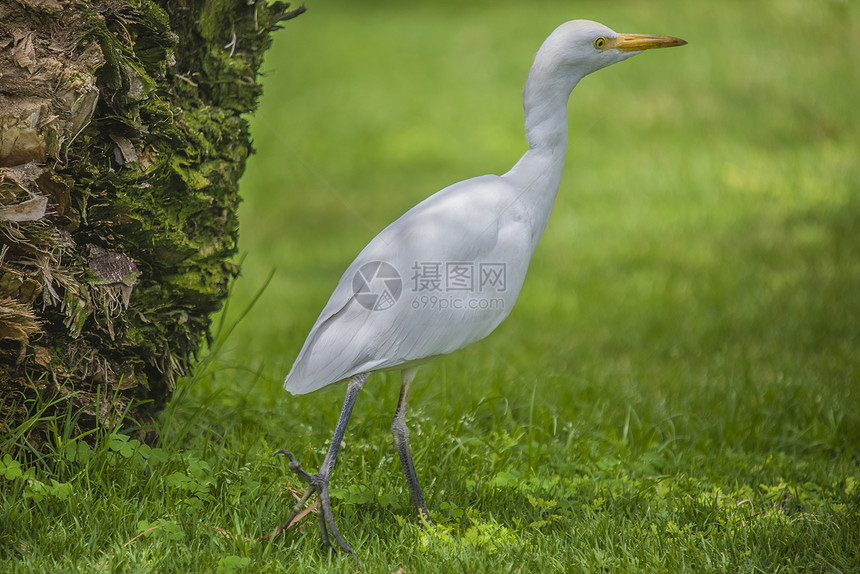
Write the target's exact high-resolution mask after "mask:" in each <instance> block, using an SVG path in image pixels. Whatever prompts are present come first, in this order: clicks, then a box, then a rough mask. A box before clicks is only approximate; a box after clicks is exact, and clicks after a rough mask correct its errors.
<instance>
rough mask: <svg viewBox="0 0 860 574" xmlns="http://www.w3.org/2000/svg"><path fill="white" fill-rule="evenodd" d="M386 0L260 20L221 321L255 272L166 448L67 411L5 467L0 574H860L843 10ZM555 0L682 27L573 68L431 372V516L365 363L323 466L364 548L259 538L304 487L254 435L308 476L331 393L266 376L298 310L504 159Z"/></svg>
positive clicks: (857, 10)
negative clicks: (533, 189)
mask: <svg viewBox="0 0 860 574" xmlns="http://www.w3.org/2000/svg"><path fill="white" fill-rule="evenodd" d="M379 4H380V3H375V4H373V5H370V4H366V3H365V4H357V3H351V2H345V1H340V2H319V3H318V2H312V1H310V2H308V5H309V11H308V13H307V14H305V15H303V16H301V17H300V18H299V19H297V20H294V21H291V22H288V23H287V24H286V28H285V30H284V31H282V32H280V33H279V34H278V35H277V36H276V39H275V44H274V46H273V48H272V51H271V52H270V54H269V55H268V57H267V62H266V69H267V73H266V77H265V78H264V80H263V81H264V84H265V95H264V97H263V100H262V102H261V107H260V110H259V112H258V113H257V114H256V115H255V116H254V117H253V118H252V124H253V133H254V138H255V145H256V148H257V150H258V153H257V155H256V156H254V157H253V158H252V159H251V161H250V162H249V164H248V169H247V173H246V176H245V178H244V180H243V193H244V197H245V203H244V205H243V207H242V213H241V218H242V225H243V228H242V247H243V249H244V251H245V259H244V264H243V276H242V277H241V278H240V280H239V281H237V282H236V284H235V286H234V294H233V297H232V299H231V302H230V309H229V310H228V311H227V312H226V315H225V316H224V317H223V319H224V320H225V322H226V325H232V324H233V323H234V322H235V321H236V319H237V318H238V317H239V315H240V312H241V311H244V310H245V309H246V308H247V306H248V305H249V303H250V302H251V300H252V299H253V298H254V296H255V294H257V293H258V292H259V290H260V289H261V288H262V286H263V285H264V284H265V282H266V278H267V277H268V275H269V273H270V272H271V270H272V269H275V270H276V271H275V274H274V277H273V279H272V281H271V283H269V285H268V287H267V288H266V289H265V291H264V292H263V293H262V295H261V296H260V298H259V300H258V301H257V302H256V305H255V306H254V307H253V308H252V309H251V310H250V311H249V312H248V313H247V315H246V316H245V317H244V319H243V320H242V321H241V322H239V324H238V326H236V327H235V329H234V330H233V332H232V334H231V335H230V336H229V337H226V338H225V337H223V336H222V337H221V338H220V339H219V346H217V347H216V349H215V350H214V352H213V353H212V354H210V355H209V359H208V362H207V364H206V365H205V369H203V370H201V372H200V374H199V375H198V377H197V378H196V379H194V380H190V381H185V382H184V383H183V385H182V386H181V390H182V392H181V393H180V394H178V395H177V396H176V397H175V399H174V401H173V402H172V404H171V406H170V408H169V409H168V411H167V412H166V414H165V417H164V420H163V421H162V423H161V424H162V427H163V432H162V437H163V443H161V444H159V445H156V446H153V447H147V446H145V445H141V444H140V443H138V442H137V441H135V440H134V439H133V438H130V436H131V435H130V433H128V432H127V431H121V430H114V431H112V432H110V431H106V432H104V433H103V435H102V436H101V440H99V441H98V442H97V444H96V445H95V446H94V447H92V448H89V447H86V446H84V441H82V440H80V439H78V438H77V437H74V436H70V435H69V434H68V430H67V429H68V428H69V426H70V425H69V424H68V421H56V422H55V424H56V433H55V434H56V438H55V441H54V445H53V448H52V449H51V450H50V451H49V452H47V453H45V454H44V455H42V458H40V459H37V460H35V461H33V462H27V463H23V464H22V463H20V462H19V461H17V460H15V459H13V458H11V457H9V456H3V457H2V462H0V569H2V570H3V571H43V572H58V571H74V570H79V571H87V572H90V571H122V572H134V571H141V572H155V571H160V572H216V571H217V572H231V571H247V572H259V571H269V572H282V571H295V572H299V571H350V570H352V571H368V572H395V571H397V570H398V569H399V568H403V569H404V570H405V571H406V572H422V573H423V572H445V573H448V572H493V573H496V572H554V571H566V572H568V571H569V572H596V571H610V572H636V571H640V572H665V571H695V572H707V571H714V572H852V571H854V572H856V571H860V518H858V517H860V487H858V483H860V466H858V465H860V460H858V455H860V395H858V393H860V225H858V223H857V222H858V220H860V162H858V157H860V115H858V113H857V104H856V99H857V94H858V93H860V75H858V74H857V68H856V57H855V56H856V54H857V53H860V7H858V6H857V5H856V3H852V2H845V1H836V0H832V1H822V2H814V3H813V2H786V1H782V0H779V1H777V0H769V1H764V2H759V3H749V2H740V1H730V2H722V3H719V4H713V5H708V6H707V7H705V6H704V5H701V4H694V3H686V4H682V5H679V4H677V3H671V4H670V3H668V2H648V3H644V2H614V3H605V2H579V3H576V5H575V6H573V5H571V3H570V2H561V1H558V2H543V3H541V4H540V8H536V7H534V6H532V5H526V4H523V3H510V2H475V3H468V5H466V6H465V7H464V4H465V3H456V2H433V3H425V4H424V6H423V7H421V8H417V9H413V8H408V9H407V8H404V7H401V4H400V3H394V2H386V3H383V4H386V5H387V6H386V7H384V8H382V7H378V6H379ZM576 17H584V18H591V19H595V20H598V21H601V22H603V23H605V24H607V25H609V26H611V27H613V28H614V29H616V30H619V31H625V32H642V33H658V34H671V35H676V36H680V37H683V38H685V39H686V40H688V41H689V45H687V46H684V47H683V48H676V49H672V50H665V51H658V52H654V53H646V54H643V55H641V56H639V57H637V58H635V59H633V60H632V61H630V62H626V63H623V64H620V65H618V66H613V67H612V68H610V69H607V70H604V71H601V72H599V73H597V74H595V75H593V76H590V77H588V78H586V80H585V81H583V82H582V83H581V85H580V86H579V87H578V88H577V89H576V90H575V92H574V96H573V98H572V100H571V105H570V140H571V141H570V147H569V152H568V161H567V170H566V174H565V177H564V181H563V183H562V189H561V192H560V194H559V198H558V201H557V203H556V207H555V211H554V213H553V217H552V220H551V221H550V225H549V227H548V229H547V232H546V234H545V235H544V238H543V240H542V243H541V245H540V247H539V248H538V251H537V253H536V255H535V258H534V260H533V262H532V265H531V269H530V274H529V278H528V279H527V281H526V285H525V288H524V289H523V292H522V294H521V296H520V300H519V302H518V304H517V307H516V308H515V309H514V311H513V313H512V314H511V316H510V317H509V318H508V320H507V321H506V322H505V323H504V324H503V325H502V326H501V327H500V328H499V329H498V331H497V332H496V333H494V334H493V335H492V336H490V337H489V338H488V339H486V340H485V341H483V342H481V343H478V344H475V345H473V346H472V347H470V348H468V349H465V350H463V351H461V352H459V353H456V354H455V355H453V356H450V357H446V358H444V359H441V360H438V361H436V362H434V363H431V364H429V365H427V366H426V367H424V368H422V369H421V371H420V372H419V375H418V379H417V380H416V384H415V386H414V390H413V395H412V398H411V400H410V410H409V413H408V423H409V425H410V428H411V429H412V430H411V440H412V446H413V451H414V454H415V458H416V466H417V468H418V474H419V477H420V479H421V480H422V482H423V486H424V490H425V495H426V497H427V502H428V505H429V507H430V509H431V512H432V515H433V519H434V521H435V526H434V527H432V528H426V529H421V528H420V527H418V526H417V524H416V521H415V516H414V511H413V509H412V508H411V502H410V499H409V495H408V491H407V489H406V484H405V480H404V479H403V476H402V473H401V471H400V468H399V463H398V460H397V457H396V454H395V452H394V447H393V444H392V441H391V438H390V435H389V434H388V426H389V424H390V420H391V417H392V416H393V413H394V407H395V404H396V400H397V393H398V387H399V383H398V380H397V377H396V376H393V375H374V376H373V378H371V379H370V380H369V382H368V383H367V385H366V386H365V388H364V389H363V390H362V393H361V396H360V397H359V401H358V403H357V405H356V408H355V411H354V414H353V418H352V421H351V423H350V427H349V430H348V432H347V436H346V446H345V447H344V448H343V449H342V451H341V456H340V459H339V460H338V466H337V468H336V469H335V473H334V476H333V480H332V488H333V491H332V496H333V502H334V505H335V516H336V519H337V520H338V524H339V526H340V528H341V531H342V533H343V535H344V537H345V538H346V540H347V541H348V542H349V543H351V544H352V545H353V547H354V548H355V550H356V552H357V554H358V556H359V558H360V560H361V565H360V567H356V566H355V564H354V563H353V561H352V558H351V557H350V556H348V555H343V554H339V553H330V552H328V551H327V550H326V549H324V548H322V547H321V546H320V538H319V533H318V531H317V527H316V523H315V521H314V520H313V519H312V518H308V519H306V521H305V522H304V523H302V525H301V526H299V527H298V528H297V529H291V530H290V531H289V532H288V535H287V536H286V537H285V539H284V540H281V541H278V542H277V543H275V544H270V543H269V542H268V541H267V540H265V539H264V537H265V536H266V535H267V534H268V533H269V532H270V531H271V530H272V529H273V528H274V527H275V526H276V525H277V524H279V523H280V521H281V520H283V519H284V518H285V516H286V514H287V513H288V511H289V507H290V506H291V505H292V501H293V495H292V494H291V492H290V489H296V488H302V487H303V485H302V484H301V483H300V482H299V481H298V480H297V479H296V478H295V477H294V476H293V475H292V474H291V473H289V471H288V469H287V466H286V464H285V461H284V460H282V459H279V458H272V457H270V456H269V455H270V453H272V452H273V451H275V450H277V449H278V448H284V447H286V448H290V449H291V450H292V451H293V452H294V453H296V454H297V456H298V457H299V459H300V460H301V461H302V462H303V465H304V466H305V468H307V469H309V470H315V469H316V468H317V466H318V465H319V463H320V462H321V460H322V457H323V455H324V452H325V449H326V447H327V441H328V440H329V438H330V435H331V431H332V429H333V425H334V422H335V420H336V418H337V414H338V412H339V409H340V402H341V400H342V389H336V390H334V391H332V392H327V393H313V394H310V395H305V396H301V397H292V396H290V395H289V394H287V393H285V392H284V391H283V390H282V389H281V381H282V380H283V377H284V375H285V374H286V373H287V371H288V370H289V367H290V365H291V363H292V360H293V359H294V358H295V355H296V354H297V352H298V350H299V348H300V346H301V343H302V341H303V340H304V337H305V335H306V334H307V331H308V329H309V328H310V326H311V324H312V323H313V321H314V320H315V318H316V315H317V314H318V312H319V311H320V309H322V307H323V305H324V304H325V301H326V300H327V298H328V295H329V294H330V292H331V290H332V288H333V287H334V285H335V284H336V282H337V280H338V278H339V276H340V274H341V272H342V271H343V269H344V268H345V267H346V266H347V264H348V263H349V262H350V261H351V259H352V258H353V257H354V256H355V254H356V253H357V252H358V251H359V250H360V249H361V247H362V246H363V245H364V244H365V243H366V242H367V241H368V240H369V239H370V238H371V237H372V236H373V235H374V234H375V233H376V232H377V231H378V230H380V229H381V228H382V227H383V226H385V225H386V224H387V223H388V222H390V221H391V220H393V219H394V218H396V217H397V216H398V215H399V214H401V213H402V212H403V211H405V210H406V209H408V208H409V207H410V206H411V205H413V204H414V203H416V202H418V201H419V200H421V199H422V198H424V197H425V196H427V195H429V194H430V193H432V192H434V191H436V190H437V189H439V188H441V187H443V186H445V185H447V184H449V183H451V182H454V181H457V180H460V179H464V178H467V177H470V176H474V175H479V174H481V173H501V172H504V171H506V170H507V169H508V168H509V167H510V166H511V165H512V164H513V163H514V162H515V161H516V159H517V158H518V157H519V155H520V154H521V153H522V152H523V151H524V147H525V143H524V138H523V135H522V116H521V103H520V95H521V90H522V83H523V81H524V79H525V75H526V72H527V70H528V67H529V65H530V63H531V58H532V56H533V54H534V52H535V50H536V49H537V47H538V46H539V44H540V42H541V41H542V39H543V38H544V37H545V36H546V35H547V34H548V33H549V31H551V30H552V28H554V27H555V26H556V25H557V24H559V23H561V22H563V21H565V20H568V19H571V18H576ZM226 331H227V329H226V327H225V328H223V329H222V331H221V333H222V335H224V334H225V333H226ZM221 344H223V346H220V345H221ZM30 408H32V409H34V417H38V416H39V413H38V412H37V411H36V409H37V405H31V406H30ZM123 433H125V434H123ZM14 443H15V437H14V436H11V437H5V439H4V440H3V442H2V443H0V447H2V449H4V450H2V452H9V450H10V449H11V448H12V445H13V444H14ZM22 460H23V459H22ZM3 477H5V478H3Z"/></svg>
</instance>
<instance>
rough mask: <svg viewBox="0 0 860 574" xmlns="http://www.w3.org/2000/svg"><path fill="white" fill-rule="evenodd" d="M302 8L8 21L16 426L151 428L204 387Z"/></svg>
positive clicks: (203, 7)
mask: <svg viewBox="0 0 860 574" xmlns="http://www.w3.org/2000/svg"><path fill="white" fill-rule="evenodd" d="M288 6H289V5H288V4H283V3H281V2H274V3H271V4H267V3H266V2H251V3H249V2H246V1H245V0H210V1H204V2H191V1H183V2H167V1H160V2H153V1H150V0H142V1H135V2H126V1H111V0H103V1H94V2H78V3H74V4H72V5H69V6H66V7H61V6H60V5H59V4H56V5H55V4H54V3H52V2H44V3H40V4H39V5H38V6H37V7H34V6H31V5H29V4H28V3H22V4H17V3H5V4H3V5H2V6H1V7H0V22H3V24H0V42H6V45H7V46H9V47H10V49H9V50H7V51H5V52H4V53H3V55H2V56H0V74H3V75H2V76H0V78H2V79H0V108H3V109H5V110H6V111H5V112H3V113H0V115H2V116H3V117H2V118H0V120H2V123H0V166H3V167H2V170H3V176H4V182H3V183H2V184H0V239H2V241H3V244H2V252H0V392H2V393H3V395H4V397H5V400H4V401H3V403H2V404H0V410H2V412H0V415H2V416H0V421H4V420H5V423H4V422H0V424H3V425H5V426H7V427H9V426H11V425H14V424H16V423H17V419H19V418H20V417H21V416H23V414H24V412H25V411H26V408H25V407H26V404H27V402H28V401H29V402H34V401H38V400H40V399H41V400H44V399H45V395H51V394H55V393H59V394H60V395H62V396H65V397H66V398H67V400H66V401H64V402H61V403H59V404H60V405H61V406H62V407H64V408H68V407H71V408H74V409H76V410H81V411H83V412H84V413H86V414H87V415H89V416H88V417H84V418H82V419H81V421H82V423H81V424H82V425H87V426H93V425H100V424H105V423H109V422H110V419H111V417H112V416H113V414H112V413H116V412H119V411H121V410H123V409H124V408H125V406H126V405H128V404H132V405H133V406H134V407H135V410H133V411H132V415H133V416H136V418H138V419H145V418H146V417H148V416H149V415H150V414H151V413H152V412H153V411H154V410H157V409H158V408H160V407H161V406H162V405H163V404H164V402H165V401H166V400H167V398H168V396H169V392H170V389H171V388H172V387H173V384H174V383H175V380H176V377H177V376H180V375H183V374H187V373H189V371H190V369H191V365H192V361H193V359H194V356H195V354H196V352H197V350H198V349H199V347H200V344H201V342H202V339H203V338H204V337H206V336H208V332H209V324H210V315H211V314H212V312H214V311H216V310H217V309H219V308H220V306H221V304H222V302H223V299H224V298H225V296H226V295H227V285H228V283H229V281H230V280H231V279H232V278H233V277H235V276H236V274H237V273H238V267H237V266H236V265H234V264H233V263H232V262H231V261H230V258H231V256H232V255H233V254H234V253H235V252H236V247H237V240H238V227H239V224H238V220H237V216H236V213H237V208H238V204H239V201H240V198H239V194H238V184H237V182H238V180H239V177H240V176H241V174H242V172H243V170H244V167H245V160H246V158H247V157H248V154H249V153H251V151H252V149H251V144H250V136H249V133H248V124H247V122H246V120H245V119H244V118H243V117H242V114H243V113H246V112H249V111H251V110H253V109H254V107H255V106H256V102H257V98H258V97H259V95H260V92H261V86H260V85H259V84H258V83H257V73H258V70H259V67H260V64H261V62H262V58H263V53H264V52H265V50H266V49H267V48H268V46H269V45H270V43H271V37H270V33H271V31H272V30H274V29H275V28H277V27H278V22H280V21H282V20H285V19H289V18H291V17H293V16H295V15H297V14H299V13H301V12H302V11H303V8H300V9H298V10H295V11H292V12H288V11H287V8H288ZM44 70H48V72H45V71H44ZM33 78H36V80H37V81H36V82H33ZM45 93H47V94H49V96H48V97H42V99H39V98H40V94H43V95H44V94H45ZM34 114H35V116H34ZM34 117H35V119H33V118H34ZM51 118H53V119H51ZM28 122H29V123H28ZM13 136H15V137H16V138H17V139H16V140H15V141H18V142H22V145H23V144H26V145H25V146H23V147H22V146H18V147H16V146H15V145H12V144H9V142H10V141H12V138H13ZM40 198H45V199H40ZM40 207H41V211H40ZM22 213H23V215H21V214H22ZM2 430H3V429H2V428H0V431H2Z"/></svg>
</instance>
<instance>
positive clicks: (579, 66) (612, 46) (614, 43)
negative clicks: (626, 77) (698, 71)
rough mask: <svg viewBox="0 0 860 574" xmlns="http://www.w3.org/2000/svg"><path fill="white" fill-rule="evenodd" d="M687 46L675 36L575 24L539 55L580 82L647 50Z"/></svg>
mask: <svg viewBox="0 0 860 574" xmlns="http://www.w3.org/2000/svg"><path fill="white" fill-rule="evenodd" d="M686 43H687V42H685V41H684V40H681V39H680V38H673V37H671V36H648V35H644V34H618V33H617V32H615V31H613V30H612V29H610V28H607V27H606V26H604V25H603V24H599V23H597V22H592V21H591V20H571V21H570V22H565V23H564V24H562V25H561V26H559V27H558V28H556V29H555V30H554V31H553V33H552V34H550V35H549V37H548V38H547V39H546V41H545V42H544V43H543V45H542V46H541V49H540V51H539V52H538V58H539V59H543V58H545V61H546V62H547V63H550V62H551V63H552V64H554V66H553V67H555V68H556V69H557V70H559V71H562V70H564V71H565V72H568V73H569V74H571V75H572V76H574V77H575V78H576V79H577V80H579V79H580V78H582V77H583V76H585V75H587V74H590V73H591V72H595V71H597V70H599V69H601V68H605V67H606V66H609V65H610V64H614V63H616V62H620V61H622V60H626V59H627V58H629V57H631V56H635V55H636V54H639V53H641V52H642V51H643V50H650V49H653V48H669V47H671V46H683V45H684V44H686ZM536 61H537V60H536ZM552 64H551V65H552Z"/></svg>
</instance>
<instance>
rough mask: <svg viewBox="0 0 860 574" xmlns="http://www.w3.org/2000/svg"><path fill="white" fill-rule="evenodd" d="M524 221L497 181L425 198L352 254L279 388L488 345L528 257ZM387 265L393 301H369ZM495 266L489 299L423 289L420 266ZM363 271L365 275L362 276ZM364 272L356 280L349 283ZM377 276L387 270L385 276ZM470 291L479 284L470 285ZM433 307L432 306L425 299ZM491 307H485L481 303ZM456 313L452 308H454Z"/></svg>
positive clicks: (298, 389) (312, 386) (310, 387)
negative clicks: (368, 289) (369, 288)
mask: <svg viewBox="0 0 860 574" xmlns="http://www.w3.org/2000/svg"><path fill="white" fill-rule="evenodd" d="M527 219H528V212H527V210H526V209H524V207H523V206H522V204H521V203H520V201H519V197H518V196H517V192H516V189H515V188H514V187H512V186H511V185H510V184H509V183H507V182H506V181H505V180H504V179H503V178H501V177H499V176H490V175H487V176H482V177H477V178H474V179H469V180H466V181H462V182H459V183H456V184H454V185H452V186H449V187H447V188H445V189H443V190H441V191H439V192H437V193H435V194H434V195H432V196H430V197H428V198H427V199H425V200H424V201H422V202H421V203H419V204H418V205H416V206H415V207H413V208H412V209H410V210H409V211H407V212H406V213H405V214H403V215H402V216H401V217H400V218H398V219H397V220H396V221H394V222H393V223H392V224H391V225H389V226H388V227H386V228H385V229H383V230H382V231H381V232H380V233H379V235H377V236H376V237H374V238H373V239H372V240H371V241H370V243H368V245H367V246H366V247H365V248H364V249H363V250H362V251H361V253H359V255H358V257H356V259H355V261H353V262H352V264H351V265H350V266H349V267H348V268H347V270H346V272H345V273H344V274H343V276H342V277H341V279H340V281H339V282H338V285H337V287H336V288H335V290H334V293H333V294H332V296H331V298H330V299H329V301H328V303H327V304H326V306H325V308H324V309H323V311H322V313H321V314H320V316H319V318H318V319H317V321H316V323H315V324H314V326H313V327H312V328H311V332H310V334H309V335H308V338H307V340H306V341H305V344H304V346H303V347H302V350H301V351H300V352H299V356H298V358H297V359H296V362H295V363H294V364H293V368H292V370H291V371H290V373H289V375H287V378H286V381H285V382H284V388H286V389H287V390H288V391H290V392H291V393H293V394H303V393H308V392H311V391H314V390H317V389H319V388H322V387H325V386H327V385H330V384H332V383H336V382H338V381H341V380H343V379H345V378H347V377H350V376H352V375H355V374H357V373H362V372H368V371H377V370H383V369H389V368H393V367H396V366H398V365H403V364H404V363H409V362H420V361H421V360H422V359H429V358H431V357H434V356H437V355H444V354H446V353H451V352H453V351H456V350H457V349H461V348H463V347H465V346H466V345H468V344H470V343H473V342H475V341H477V340H479V339H482V338H484V337H486V336H487V335H489V334H490V333H491V332H492V331H493V329H495V328H496V327H497V326H498V325H499V323H501V322H502V321H503V320H504V319H505V317H507V315H508V313H510V311H511V308H512V307H513V304H514V302H515V301H516V298H517V295H518V294H519V291H520V288H521V287H522V282H523V280H524V279H525V274H526V270H527V268H528V261H529V259H530V257H531V253H532V251H533V249H534V244H535V243H536V242H535V241H533V237H532V234H531V232H530V226H529V222H528V221H527ZM373 262H383V263H385V264H387V265H390V266H391V267H393V268H394V269H395V270H396V274H397V275H399V279H400V285H401V291H400V293H399V294H398V293H396V289H392V290H390V293H389V294H390V295H392V297H391V298H389V299H387V300H384V301H378V300H377V303H378V305H377V308H376V309H374V308H373V299H374V294H373V293H371V294H370V296H369V299H368V296H367V294H366V293H362V291H361V287H362V286H364V285H367V282H368V281H369V280H370V279H374V280H375V281H376V286H377V287H380V289H378V291H382V290H383V289H384V288H385V286H386V285H389V286H393V287H396V286H397V285H396V281H393V282H392V283H386V280H385V277H375V278H374V277H368V276H367V275H371V276H372V275H373V273H374V272H375V271H376V269H377V268H378V267H377V266H374V265H372V263H373ZM425 263H426V264H431V266H432V264H439V265H440V271H441V272H442V273H443V276H442V278H441V279H442V281H443V282H444V281H445V279H446V277H445V276H444V273H445V268H446V265H448V264H453V265H456V264H458V263H461V264H464V265H471V266H472V272H473V273H479V272H480V269H481V267H480V266H481V264H485V265H490V266H493V265H495V266H497V267H496V269H497V270H498V269H499V267H498V266H500V265H501V266H502V267H501V270H502V272H503V273H504V276H503V277H501V280H502V283H501V284H495V285H494V286H493V288H492V289H481V288H479V287H480V285H479V284H478V283H477V282H476V283H474V284H473V288H472V289H462V290H460V289H458V290H447V289H443V288H442V287H444V284H443V285H440V286H439V287H440V289H438V290H432V289H426V288H423V287H426V285H419V284H418V283H419V281H418V280H419V279H422V278H424V277H418V269H420V267H416V265H417V266H421V265H422V264H425ZM367 264H371V265H370V266H369V267H365V266H366V265H367ZM363 268H364V271H365V273H364V275H362V276H361V277H360V278H359V279H358V280H356V274H357V273H359V272H360V270H362V269H363ZM384 269H389V268H387V267H385V268H384ZM473 279H474V280H475V281H478V280H480V277H475V276H474V275H473ZM433 297H435V298H436V299H435V301H434V299H433ZM490 299H492V301H490ZM455 307H456V308H455Z"/></svg>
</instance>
